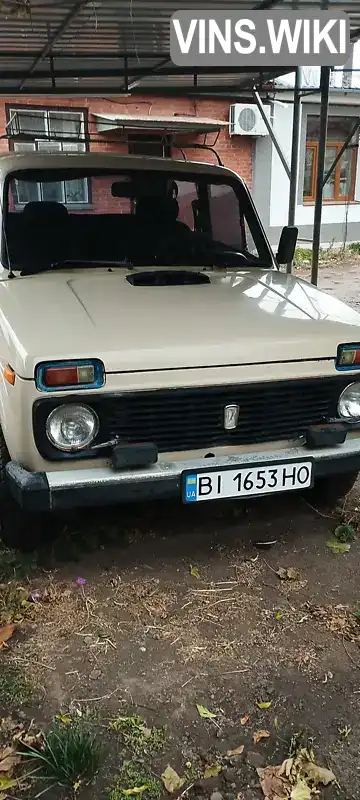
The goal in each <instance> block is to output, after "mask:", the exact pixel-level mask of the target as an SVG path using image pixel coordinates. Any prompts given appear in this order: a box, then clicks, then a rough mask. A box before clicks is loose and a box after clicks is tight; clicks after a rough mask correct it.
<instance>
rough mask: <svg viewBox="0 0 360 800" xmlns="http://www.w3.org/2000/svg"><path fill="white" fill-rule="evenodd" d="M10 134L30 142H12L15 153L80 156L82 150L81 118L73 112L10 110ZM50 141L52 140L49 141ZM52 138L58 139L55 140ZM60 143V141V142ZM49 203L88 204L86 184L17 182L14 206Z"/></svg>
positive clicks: (82, 122) (83, 146)
mask: <svg viewBox="0 0 360 800" xmlns="http://www.w3.org/2000/svg"><path fill="white" fill-rule="evenodd" d="M10 120H11V130H12V132H13V134H14V135H15V136H16V134H22V135H24V134H28V136H29V138H31V139H33V141H29V142H20V141H16V138H15V141H14V144H13V146H14V150H15V151H16V152H29V151H34V150H35V151H36V150H37V151H39V152H45V153H57V152H83V151H84V150H85V124H84V115H83V114H82V113H81V112H77V111H53V110H52V109H43V110H36V109H34V110H31V109H29V110H26V109H25V110H24V109H16V108H12V109H10ZM51 137H54V138H53V139H52V138H51ZM56 137H59V138H58V139H57V138H56ZM60 139H61V140H60ZM67 139H69V140H70V141H67ZM40 199H41V200H49V201H55V202H59V203H65V204H68V205H73V204H74V205H76V204H77V203H78V204H86V203H88V202H89V189H88V182H87V180H83V179H81V178H79V179H77V180H76V181H65V182H64V183H62V184H61V185H60V184H59V183H57V184H50V183H46V184H38V185H36V184H31V185H30V184H29V185H27V184H26V183H25V182H24V181H21V182H19V181H17V182H16V184H15V187H14V202H15V204H16V205H24V204H25V203H28V202H30V200H40Z"/></svg>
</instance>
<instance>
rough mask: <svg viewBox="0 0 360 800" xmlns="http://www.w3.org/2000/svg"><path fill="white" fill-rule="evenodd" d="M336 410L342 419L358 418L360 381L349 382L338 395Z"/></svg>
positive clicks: (359, 410)
mask: <svg viewBox="0 0 360 800" xmlns="http://www.w3.org/2000/svg"><path fill="white" fill-rule="evenodd" d="M338 412H339V416H340V417H342V419H349V420H355V419H360V383H350V384H349V386H347V387H346V389H344V391H343V392H342V393H341V395H340V397H339V402H338Z"/></svg>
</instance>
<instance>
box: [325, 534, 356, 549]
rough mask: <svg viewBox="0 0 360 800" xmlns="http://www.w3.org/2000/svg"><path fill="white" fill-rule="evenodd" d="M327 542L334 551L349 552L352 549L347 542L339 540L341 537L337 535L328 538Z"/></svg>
mask: <svg viewBox="0 0 360 800" xmlns="http://www.w3.org/2000/svg"><path fill="white" fill-rule="evenodd" d="M326 544H327V546H328V547H330V550H332V551H333V553H348V552H349V550H350V545H349V544H348V543H347V542H339V539H336V538H335V536H333V537H331V539H328V540H327V542H326Z"/></svg>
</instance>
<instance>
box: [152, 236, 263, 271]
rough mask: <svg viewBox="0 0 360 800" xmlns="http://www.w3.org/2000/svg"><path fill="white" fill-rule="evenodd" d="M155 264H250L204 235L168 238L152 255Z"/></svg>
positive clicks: (249, 260) (211, 265)
mask: <svg viewBox="0 0 360 800" xmlns="http://www.w3.org/2000/svg"><path fill="white" fill-rule="evenodd" d="M153 259H154V263H155V264H159V265H161V266H164V267H170V266H176V265H182V266H184V262H185V263H187V264H188V265H189V266H194V267H214V266H215V267H216V266H219V267H227V266H229V267H235V266H239V267H241V266H242V265H244V266H245V265H247V264H250V263H252V259H251V258H248V257H247V256H246V255H245V253H243V252H238V251H236V250H233V249H231V248H228V247H226V245H224V244H222V243H221V242H215V241H213V239H210V238H209V237H208V236H207V235H206V234H196V233H195V234H190V236H189V237H184V238H182V237H179V236H169V237H168V238H167V239H164V240H163V241H162V242H161V243H160V245H159V246H158V247H157V248H156V251H155V252H154V254H153Z"/></svg>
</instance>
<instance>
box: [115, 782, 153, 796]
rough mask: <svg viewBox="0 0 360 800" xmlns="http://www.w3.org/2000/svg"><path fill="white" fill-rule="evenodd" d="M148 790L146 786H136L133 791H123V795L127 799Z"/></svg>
mask: <svg viewBox="0 0 360 800" xmlns="http://www.w3.org/2000/svg"><path fill="white" fill-rule="evenodd" d="M148 788H149V787H148V786H147V785H146V784H144V786H134V787H133V788H132V789H121V794H125V795H126V796H127V797H128V796H129V795H132V794H142V793H143V792H146V790H147V789H148Z"/></svg>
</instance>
